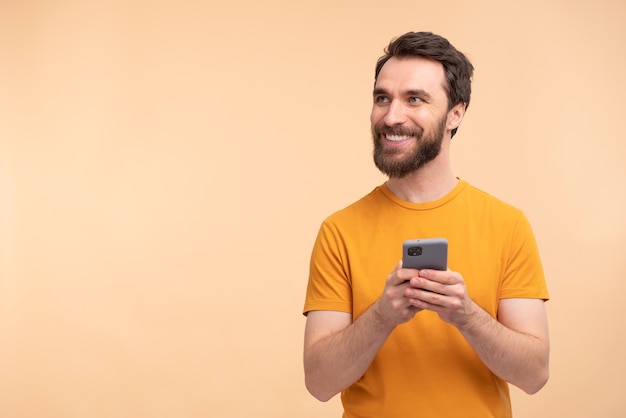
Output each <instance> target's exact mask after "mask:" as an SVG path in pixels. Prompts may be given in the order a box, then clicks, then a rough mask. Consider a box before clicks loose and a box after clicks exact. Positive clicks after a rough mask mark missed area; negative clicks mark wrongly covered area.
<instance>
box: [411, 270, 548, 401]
mask: <svg viewBox="0 0 626 418" xmlns="http://www.w3.org/2000/svg"><path fill="white" fill-rule="evenodd" d="M411 286H412V287H411V288H408V289H407V291H406V295H407V297H409V298H410V300H411V302H410V303H411V304H412V305H413V306H416V307H419V308H422V309H429V310H432V311H435V312H437V313H438V314H439V316H440V317H441V319H443V320H444V321H446V322H448V323H450V324H452V325H454V326H455V327H457V329H458V330H459V331H460V332H461V334H462V335H463V336H464V337H465V339H466V340H467V342H468V343H469V344H470V345H471V346H472V348H473V349H474V351H476V353H477V354H478V356H479V357H480V358H481V360H482V361H483V362H484V363H485V365H486V366H487V367H488V368H489V369H490V370H491V371H492V372H493V373H494V374H495V375H497V376H498V377H500V378H501V379H503V380H506V381H507V382H509V383H512V384H514V385H515V386H517V387H519V388H521V389H522V390H524V391H525V392H527V393H529V394H532V393H535V392H537V391H539V390H540V389H541V388H542V387H543V386H544V385H545V384H546V382H547V381H548V375H549V353H550V343H549V338H548V321H547V317H546V311H545V307H544V302H543V300H541V299H501V300H500V304H499V308H498V318H497V319H496V318H493V317H492V316H491V315H489V314H488V313H487V312H486V311H485V310H483V309H482V308H481V307H480V306H478V305H477V304H476V303H475V302H474V301H473V300H471V299H470V297H469V296H468V294H467V290H466V288H465V282H464V281H463V278H462V277H461V275H460V274H459V273H455V272H452V271H450V270H448V271H439V272H438V271H434V270H421V271H420V272H419V277H413V278H412V279H411ZM419 288H422V289H427V290H431V292H428V291H425V290H422V289H419ZM434 292H437V293H434Z"/></svg>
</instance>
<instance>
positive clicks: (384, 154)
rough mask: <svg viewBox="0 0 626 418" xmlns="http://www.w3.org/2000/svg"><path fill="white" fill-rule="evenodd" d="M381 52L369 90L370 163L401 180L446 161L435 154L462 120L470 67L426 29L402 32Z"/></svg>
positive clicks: (466, 61) (468, 89)
mask: <svg viewBox="0 0 626 418" xmlns="http://www.w3.org/2000/svg"><path fill="white" fill-rule="evenodd" d="M385 52H386V54H385V55H384V56H383V57H381V58H380V59H379V60H378V63H377V65H376V81H375V83H374V92H373V93H374V94H373V99H374V103H373V107H372V114H371V122H372V136H373V139H374V162H375V163H376V166H377V167H378V168H379V169H380V170H381V171H382V172H383V173H385V174H387V175H388V176H389V177H398V178H402V177H404V176H406V175H407V174H409V173H412V172H415V171H416V170H418V169H420V168H421V167H424V166H425V165H426V164H428V163H430V162H431V161H433V160H437V161H441V162H444V161H446V159H445V156H442V158H443V159H442V158H438V157H439V155H440V154H441V150H442V145H443V143H444V138H446V137H447V138H448V140H449V139H451V138H452V136H453V135H454V134H455V133H456V130H457V128H458V126H459V124H460V123H461V120H462V119H463V115H464V113H465V109H466V108H467V104H468V103H469V97H470V90H471V75H472V72H473V67H472V65H471V64H470V63H469V61H468V60H467V58H465V56H463V54H461V53H460V52H458V51H457V50H456V49H455V48H454V47H453V46H451V45H450V43H449V42H448V41H447V40H445V39H444V38H442V37H440V36H438V35H433V34H431V33H427V32H419V33H413V32H411V33H408V34H405V35H403V36H401V37H400V38H397V39H396V40H394V41H392V42H391V44H390V45H389V46H388V47H387V48H386V50H385Z"/></svg>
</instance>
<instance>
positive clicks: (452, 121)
mask: <svg viewBox="0 0 626 418" xmlns="http://www.w3.org/2000/svg"><path fill="white" fill-rule="evenodd" d="M466 107H467V106H466V104H465V103H457V104H456V105H455V106H454V107H453V108H452V109H450V110H449V111H448V123H447V126H446V128H447V129H449V130H453V129H456V128H458V127H459V125H461V121H462V120H463V116H465V108H466Z"/></svg>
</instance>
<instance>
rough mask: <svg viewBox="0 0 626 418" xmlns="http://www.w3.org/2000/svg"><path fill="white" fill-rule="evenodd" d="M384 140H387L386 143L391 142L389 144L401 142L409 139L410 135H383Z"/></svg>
mask: <svg viewBox="0 0 626 418" xmlns="http://www.w3.org/2000/svg"><path fill="white" fill-rule="evenodd" d="M384 136H385V138H386V139H387V141H391V142H402V141H406V140H408V139H411V138H412V136H411V135H393V134H385V135H384Z"/></svg>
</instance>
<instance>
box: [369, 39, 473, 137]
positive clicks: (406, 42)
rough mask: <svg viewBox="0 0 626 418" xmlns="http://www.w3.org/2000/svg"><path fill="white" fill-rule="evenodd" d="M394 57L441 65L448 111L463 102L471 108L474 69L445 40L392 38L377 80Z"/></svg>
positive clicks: (377, 71) (380, 60)
mask: <svg viewBox="0 0 626 418" xmlns="http://www.w3.org/2000/svg"><path fill="white" fill-rule="evenodd" d="M391 57H398V58H405V57H422V58H428V59H431V60H434V61H438V62H440V63H441V64H442V65H443V69H444V72H445V75H446V81H447V85H446V86H444V88H445V89H446V92H447V93H448V110H450V109H452V108H453V107H454V106H456V105H457V104H459V103H464V104H465V108H466V109H467V107H468V106H469V102H470V96H471V94H472V75H473V73H474V67H473V66H472V64H471V63H470V62H469V60H468V59H467V57H466V56H465V55H463V53H461V52H460V51H458V50H457V49H456V48H455V47H454V46H452V44H450V42H448V40H447V39H446V38H444V37H442V36H439V35H435V34H434V33H431V32H408V33H405V34H404V35H402V36H400V37H398V38H396V39H393V40H392V41H391V42H390V43H389V45H388V46H387V48H385V55H383V56H382V57H380V58H379V59H378V62H377V63H376V72H375V75H374V79H375V80H377V79H378V74H379V73H380V70H381V69H382V68H383V65H385V63H386V62H387V61H388V60H389V59H390V58H391ZM454 134H456V129H454V130H452V136H454Z"/></svg>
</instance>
